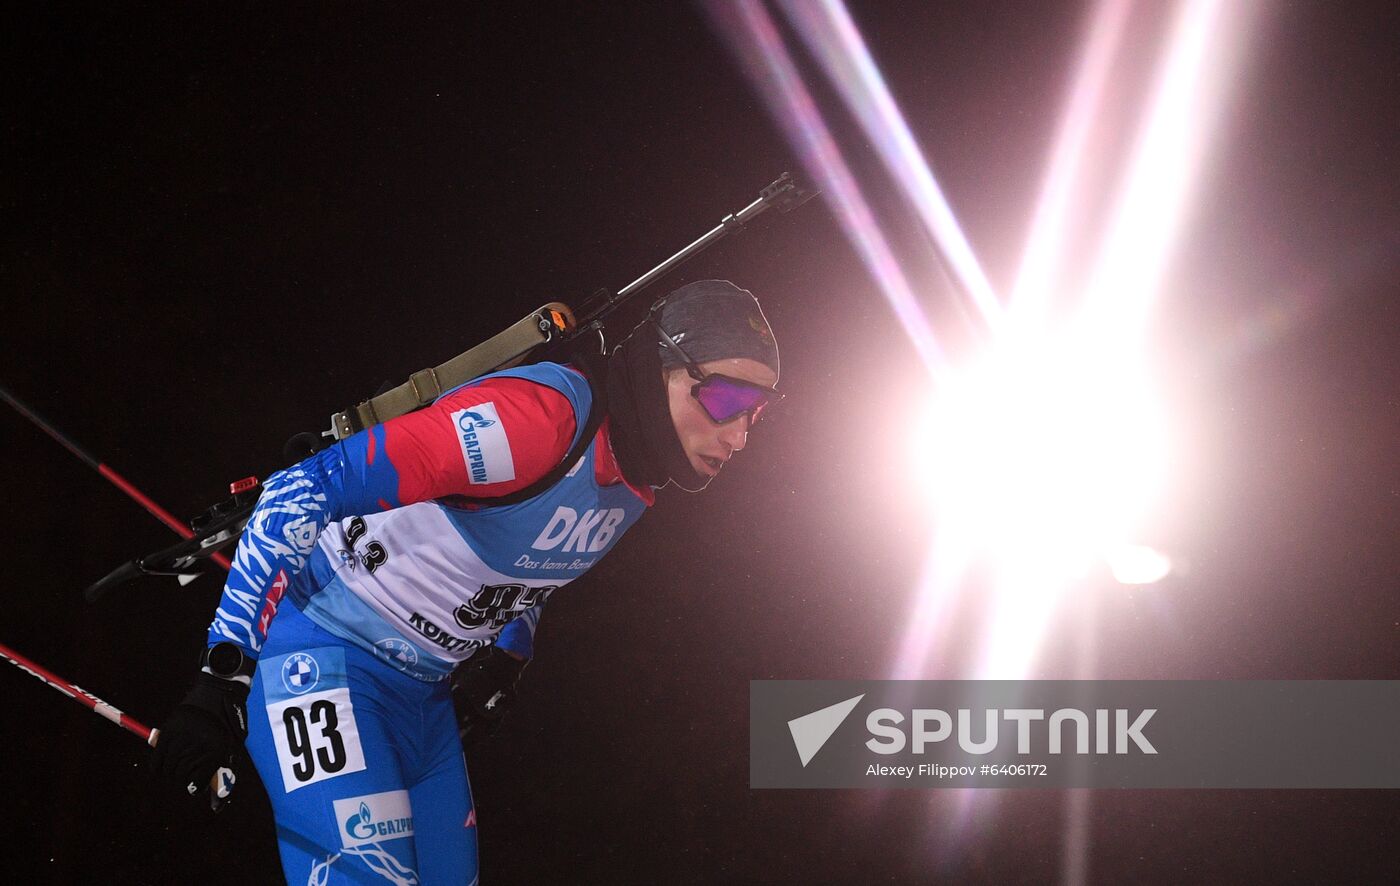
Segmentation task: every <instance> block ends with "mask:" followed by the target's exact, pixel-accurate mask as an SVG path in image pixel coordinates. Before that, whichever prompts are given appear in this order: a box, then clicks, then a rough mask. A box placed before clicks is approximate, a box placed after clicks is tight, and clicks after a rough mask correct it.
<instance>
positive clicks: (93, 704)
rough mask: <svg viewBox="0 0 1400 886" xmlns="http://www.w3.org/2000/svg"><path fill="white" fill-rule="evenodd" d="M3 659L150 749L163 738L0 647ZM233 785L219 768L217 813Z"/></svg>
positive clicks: (214, 787) (213, 789)
mask: <svg viewBox="0 0 1400 886" xmlns="http://www.w3.org/2000/svg"><path fill="white" fill-rule="evenodd" d="M0 655H3V656H4V657H5V659H6V660H7V661H9V663H10V664H12V665H14V666H15V667H17V668H19V669H20V670H21V671H24V672H25V673H27V674H29V675H30V676H31V677H36V678H38V679H39V680H40V681H42V682H44V683H46V684H48V685H49V686H52V687H53V688H54V689H57V690H58V691H59V692H62V693H63V694H64V695H66V696H68V697H69V698H71V699H73V700H74V701H76V702H77V703H78V704H80V705H82V706H83V707H85V708H88V709H89V710H92V711H94V712H95V713H97V714H99V715H101V716H103V717H105V718H106V719H108V720H111V721H112V722H113V723H116V724H117V725H118V726H120V727H121V728H123V729H125V730H126V731H127V732H130V733H132V734H134V735H138V736H140V737H141V739H142V740H144V741H145V742H146V744H148V745H150V746H151V747H155V746H156V742H157V741H158V740H159V737H160V730H159V729H152V728H151V727H150V726H147V725H146V724H145V723H142V722H141V721H140V720H137V719H136V718H135V717H132V716H130V715H128V714H125V713H123V712H122V711H120V710H118V709H117V708H114V707H112V706H111V705H109V704H107V702H105V701H103V700H102V699H100V698H98V697H97V696H95V695H93V694H92V693H91V692H88V691H87V690H86V689H84V688H83V687H81V686H79V685H78V684H76V683H69V682H68V681H67V680H65V679H63V678H62V677H60V676H58V675H57V674H55V673H54V672H53V671H51V670H49V669H48V668H46V667H44V666H43V665H41V664H38V663H37V662H34V661H32V660H30V659H28V658H25V657H24V656H23V655H20V654H19V653H18V652H16V651H14V650H13V649H11V648H10V647H8V646H6V645H5V644H3V643H0ZM233 781H234V778H233V771H232V770H231V769H229V768H227V767H220V769H219V771H218V772H216V773H214V777H213V779H212V780H211V781H210V783H209V805H210V807H211V808H212V809H213V810H214V811H215V812H218V811H219V810H220V809H221V808H223V805H224V802H225V800H226V799H227V797H228V795H229V793H230V792H231V791H232V790H233ZM191 787H192V788H193V787H194V786H193V785H191ZM191 793H194V791H191Z"/></svg>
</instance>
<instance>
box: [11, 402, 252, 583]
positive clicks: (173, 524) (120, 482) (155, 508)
mask: <svg viewBox="0 0 1400 886" xmlns="http://www.w3.org/2000/svg"><path fill="white" fill-rule="evenodd" d="M0 400H4V401H5V402H6V403H9V404H10V405H11V406H12V407H14V410H15V412H18V413H19V414H20V415H22V416H24V417H25V418H27V419H29V420H30V421H31V422H33V423H34V424H35V425H36V426H37V427H38V428H39V430H41V431H43V432H44V433H45V434H48V435H49V436H50V437H52V438H54V439H55V440H57V441H58V443H59V445H61V446H62V447H63V448H64V449H67V450H68V451H69V452H71V453H73V454H74V455H76V456H77V457H78V459H79V460H81V461H82V462H83V464H85V465H87V466H88V467H90V468H92V469H93V470H94V471H96V472H97V473H99V474H101V475H102V476H104V477H106V478H107V479H108V480H109V481H110V482H111V483H112V485H113V486H115V487H117V488H118V489H120V490H121V491H122V492H124V493H126V495H127V497H128V498H130V499H131V500H132V501H134V502H136V503H137V504H138V505H140V506H141V507H143V508H145V509H146V512H147V513H148V514H150V515H151V516H152V517H155V518H156V519H157V520H159V521H160V522H162V523H164V524H165V525H166V526H169V527H170V528H171V529H173V530H175V531H176V532H177V533H179V535H180V537H181V538H192V537H194V533H193V532H191V531H190V528H189V527H188V526H186V525H185V524H184V523H181V522H180V521H179V520H178V519H176V517H175V516H174V515H173V514H171V513H170V512H169V511H167V510H166V509H165V508H163V507H161V506H160V505H158V504H156V503H155V501H153V500H152V499H151V498H150V497H149V496H147V495H146V494H145V493H144V492H142V491H141V490H140V489H137V488H136V486H135V485H133V484H132V482H131V481H130V480H128V479H126V478H125V477H123V476H122V475H121V474H119V473H117V471H116V469H114V468H112V467H111V466H110V465H107V464H104V463H102V462H101V461H98V460H97V458H96V457H95V456H93V454H92V453H90V452H88V451H87V450H86V449H83V447H81V446H79V445H78V444H77V442H75V441H74V440H73V439H72V438H71V437H69V436H68V435H66V434H64V433H63V432H62V431H60V430H59V429H58V428H56V427H54V426H53V425H51V424H49V422H48V421H46V420H45V419H44V418H43V417H42V416H41V415H39V414H38V413H37V412H35V411H34V410H32V409H30V408H29V407H28V406H26V405H25V404H24V403H23V402H21V401H20V399H19V398H18V397H16V396H15V395H14V394H11V393H10V392H9V391H7V390H6V389H5V388H3V387H0ZM209 559H211V560H213V561H214V562H215V563H218V564H219V565H220V566H222V567H224V568H225V569H232V568H233V567H232V565H231V564H230V563H229V561H228V558H227V557H225V556H224V555H223V554H218V553H215V554H210V555H209Z"/></svg>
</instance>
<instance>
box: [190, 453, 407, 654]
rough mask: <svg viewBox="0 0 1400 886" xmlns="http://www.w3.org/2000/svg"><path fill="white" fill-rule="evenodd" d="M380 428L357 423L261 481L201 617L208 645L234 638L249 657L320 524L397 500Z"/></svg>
mask: <svg viewBox="0 0 1400 886" xmlns="http://www.w3.org/2000/svg"><path fill="white" fill-rule="evenodd" d="M383 435H384V428H383V426H382V425H381V426H377V427H374V428H370V429H369V430H367V431H361V432H360V433H358V434H356V435H354V436H353V437H350V438H349V439H347V440H344V441H342V442H341V443H337V444H335V445H334V446H331V447H330V448H328V449H324V450H322V451H321V452H318V453H317V454H315V455H313V456H311V457H310V458H307V459H305V460H304V461H302V462H299V463H298V464H296V465H294V466H292V467H290V468H287V469H286V470H283V471H278V472H277V473H275V474H273V475H272V476H270V477H268V478H267V480H266V481H264V483H263V491H262V496H261V497H260V498H259V499H258V504H257V507H255V508H254V509H253V514H252V516H251V517H250V518H249V519H248V525H247V526H245V527H244V529H243V535H242V537H241V538H239V540H238V550H237V551H236V552H235V554H234V557H233V569H232V570H231V571H230V572H229V575H228V583H227V584H226V585H225V587H224V595H223V597H222V598H220V600H219V608H218V610H217V611H215V613H214V621H213V622H212V623H211V624H210V625H209V644H210V645H211V646H212V645H213V644H215V643H234V644H236V645H238V646H240V647H242V649H243V651H244V652H245V653H246V654H248V655H249V656H251V657H253V658H256V657H257V655H258V653H259V652H260V651H261V649H262V644H263V640H265V639H266V638H267V629H268V626H269V625H270V624H271V623H272V617H273V616H274V615H276V614H277V606H278V604H279V603H280V602H281V601H282V597H283V596H284V595H285V594H286V592H287V587H288V585H289V584H290V583H291V579H292V577H293V576H295V575H296V574H297V573H298V572H300V571H301V570H302V569H303V568H304V567H305V566H306V563H307V560H308V559H309V558H310V556H311V553H312V551H313V550H315V547H316V538H317V536H319V535H320V534H321V530H323V529H325V528H326V526H327V525H329V524H330V523H332V522H335V521H338V520H342V519H345V518H346V517H352V516H357V515H361V514H366V513H370V512H372V511H378V510H388V509H390V508H394V507H398V506H399V501H398V487H399V480H398V473H397V471H396V470H395V469H394V465H393V463H392V462H391V461H390V460H389V458H388V457H387V455H385V454H384V446H383V443H384V439H383ZM376 450H378V452H379V454H380V457H379V458H375V457H374V454H375V452H376Z"/></svg>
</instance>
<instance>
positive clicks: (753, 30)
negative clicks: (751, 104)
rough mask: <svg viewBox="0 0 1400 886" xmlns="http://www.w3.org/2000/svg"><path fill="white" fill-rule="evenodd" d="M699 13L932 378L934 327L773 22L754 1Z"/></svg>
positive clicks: (935, 370) (938, 361)
mask: <svg viewBox="0 0 1400 886" xmlns="http://www.w3.org/2000/svg"><path fill="white" fill-rule="evenodd" d="M705 9H706V11H707V12H708V13H709V15H710V17H711V19H712V21H714V23H715V25H716V28H717V30H718V31H719V32H720V33H721V34H722V35H723V36H724V38H725V39H726V40H727V41H728V42H729V44H730V46H731V48H732V50H733V51H734V53H735V55H736V56H737V57H738V58H739V59H740V60H741V62H742V64H743V66H744V68H745V71H746V73H747V74H748V77H749V79H750V81H751V82H752V83H753V84H754V86H755V89H756V90H757V91H758V93H759V94H760V96H761V97H762V98H763V100H764V102H765V103H766V104H767V106H768V110H769V113H770V114H771V115H772V116H773V117H774V119H776V120H777V121H778V123H779V125H780V126H781V127H782V129H783V132H784V134H785V135H786V137H787V139H788V142H789V144H791V145H792V146H793V148H794V149H795V150H796V151H797V153H798V156H799V157H800V158H801V160H802V164H803V167H804V168H805V169H806V170H807V173H808V174H809V175H811V176H812V178H813V179H814V180H815V181H816V182H817V183H818V186H819V187H820V188H821V189H822V193H823V195H824V197H825V198H826V200H827V201H828V203H829V204H830V205H831V207H832V209H833V210H834V212H835V215H836V218H837V220H838V222H839V223H840V225H841V229H842V231H843V232H844V233H845V235H846V238H847V239H848V240H849V241H850V242H851V245H852V246H853V247H855V249H856V252H857V253H858V254H859V255H860V257H861V260H862V261H863V262H864V263H865V266H866V268H867V269H868V270H869V271H870V274H871V276H872V277H873V278H874V279H875V281H876V283H877V284H878V285H879V287H880V291H881V292H882V293H883V294H884V296H885V298H886V300H887V301H888V302H889V303H890V306H891V307H892V308H893V309H894V312H895V316H896V317H898V318H899V321H900V323H901V324H902V325H903V327H904V329H905V332H906V333H907V334H908V335H909V338H910V341H912V342H913V344H914V347H915V349H916V350H917V351H918V353H919V356H920V358H921V359H922V361H923V363H924V366H925V367H926V368H927V369H928V371H929V372H930V374H932V375H934V376H935V377H936V376H937V375H938V374H940V373H941V371H942V369H943V367H944V365H945V364H946V359H945V357H944V354H943V351H942V349H941V348H940V347H939V344H938V341H937V339H936V337H935V336H934V332H933V327H932V325H931V324H930V323H929V321H928V317H927V315H925V313H924V311H923V308H922V307H920V305H919V302H918V299H917V298H916V297H915V295H914V291H913V289H912V287H910V285H909V281H908V280H907V278H906V277H905V276H904V272H903V271H902V270H901V269H900V266H899V263H898V262H897V261H896V260H895V257H894V252H893V251H892V250H891V249H890V246H889V243H888V241H887V240H886V239H885V236H884V234H883V233H882V232H881V231H880V227H879V225H878V223H877V222H876V221H875V215H874V213H873V212H871V210H870V206H869V204H868V203H867V202H866V200H865V198H864V196H863V195H862V194H861V191H860V187H859V185H858V184H857V183H856V180H855V176H853V175H852V174H851V170H850V168H849V166H848V165H847V164H846V161H845V159H844V158H843V157H842V155H841V150H840V148H838V147H837V145H836V140H835V139H834V138H832V136H831V131H830V129H829V128H828V127H827V125H826V123H825V122H824V121H823V119H822V116H821V112H820V111H818V110H817V104H816V102H815V101H814V100H813V99H812V96H811V93H809V92H808V90H807V87H806V86H805V85H804V84H803V82H802V78H801V76H800V75H799V74H798V72H797V66H796V65H795V64H794V63H793V60H792V57H791V56H790V55H789V54H788V51H787V49H786V47H785V46H784V45H783V41H782V38H781V37H780V36H779V34H778V29H777V26H776V25H775V24H774V22H773V19H772V17H771V16H770V15H769V14H768V12H767V10H766V9H764V7H763V5H762V4H761V3H759V2H757V0H738V2H733V3H724V2H711V3H708V4H707V5H706V6H705Z"/></svg>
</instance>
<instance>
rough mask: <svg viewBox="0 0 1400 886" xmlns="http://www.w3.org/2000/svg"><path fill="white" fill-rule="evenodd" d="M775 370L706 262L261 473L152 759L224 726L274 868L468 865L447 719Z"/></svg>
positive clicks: (205, 765)
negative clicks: (657, 290)
mask: <svg viewBox="0 0 1400 886" xmlns="http://www.w3.org/2000/svg"><path fill="white" fill-rule="evenodd" d="M777 382H778V350H777V345H776V344H775V342H774V339H773V333H772V331H771V329H770V328H769V325H768V322H767V320H766V319H765V317H764V315H763V312H762V311H761V310H760V308H759V305H758V302H757V300H755V299H754V297H753V296H752V295H751V294H750V293H748V292H747V291H745V290H742V289H739V288H738V287H736V286H734V285H733V284H732V283H728V282H726V281H718V280H707V281H702V282H698V283H692V284H689V285H687V286H684V287H681V288H680V289H677V290H676V291H674V292H672V293H671V294H670V295H668V296H666V297H665V298H664V299H661V300H660V301H659V302H657V304H656V305H654V306H653V308H652V310H651V312H650V313H649V314H648V315H647V319H646V320H644V321H643V322H642V323H641V324H639V325H638V326H637V328H636V329H634V330H633V331H632V333H631V335H629V336H628V337H627V338H626V339H625V340H623V341H622V342H621V343H620V344H619V345H618V346H617V347H616V348H615V349H613V351H612V352H611V353H610V354H608V355H607V357H606V358H605V359H603V358H599V359H596V360H581V361H580V364H579V365H567V364H559V363H538V364H534V365H529V366H524V367H520V368H516V369H509V370H505V371H502V372H495V373H492V374H490V375H486V376H483V377H481V378H479V379H476V380H474V381H472V382H470V383H468V384H466V385H463V386H461V387H459V388H456V389H454V390H452V391H449V392H447V393H446V394H444V395H443V396H442V397H440V398H439V399H438V400H437V401H435V402H434V403H433V404H432V405H431V406H429V407H427V408H425V409H422V410H420V411H418V412H414V413H411V414H408V415H405V416H402V417H400V418H396V419H393V420H391V421H389V422H387V423H385V424H382V425H377V426H375V427H372V428H369V429H367V430H364V431H361V432H360V433H358V434H356V435H354V436H352V437H350V438H348V439H346V440H344V441H342V442H341V443H337V444H335V445H333V446H331V447H330V448H328V449H325V450H323V451H322V452H320V453H317V454H316V455H313V456H311V457H309V458H307V459H305V460H304V461H302V462H300V463H298V464H297V465H295V466H294V467H291V468H288V469H286V470H284V471H280V472H278V473H276V474H273V475H272V476H271V477H269V478H268V479H267V482H266V484H265V487H264V490H263V493H262V496H261V498H260V499H259V501H258V504H257V507H256V509H255V510H254V511H253V514H252V516H251V518H250V519H249V521H248V524H247V526H246V527H245V529H244V531H243V535H242V537H241V538H240V540H239V543H238V549H237V552H236V555H235V557H234V567H233V570H232V571H231V572H230V573H229V578H228V584H227V586H226V587H225V590H224V594H223V597H222V598H221V600H220V602H219V606H218V609H217V611H216V612H215V615H214V620H213V623H212V624H211V625H210V627H209V635H208V648H207V649H206V651H205V652H204V654H203V656H202V659H201V663H200V672H199V675H198V677H197V680H196V683H195V686H194V688H193V689H192V690H191V691H190V692H189V694H188V695H187V696H186V697H185V699H184V701H183V702H182V703H181V704H180V705H179V706H178V707H177V708H176V709H175V710H174V711H173V712H172V713H171V714H170V716H169V718H168V719H167V720H166V722H165V724H164V725H163V726H162V727H161V733H160V734H161V737H160V741H159V744H158V745H157V747H156V749H155V753H154V756H153V765H154V766H155V768H156V771H157V772H158V773H159V774H160V775H162V776H164V777H165V778H167V779H170V780H173V781H174V782H175V783H177V784H178V785H180V786H181V787H182V788H184V789H186V790H188V791H189V792H191V793H195V792H197V791H199V790H200V786H203V785H207V784H208V783H209V782H210V779H211V778H212V776H213V775H214V773H215V771H216V770H217V769H219V768H220V767H221V766H226V765H228V764H229V761H230V759H231V756H232V754H233V752H234V751H235V750H236V748H237V745H238V743H240V742H245V743H246V747H247V749H248V753H249V755H250V756H251V757H252V760H253V764H254V766H255V767H256V768H257V770H258V774H259V775H260V776H261V777H262V780H263V783H264V785H265V786H266V788H267V793H268V796H269V797H270V798H271V801H272V807H273V814H274V816H275V818H276V823H277V835H278V844H279V849H280V852H281V858H282V866H283V870H284V872H285V874H286V877H287V880H288V882H290V883H297V884H300V883H308V884H330V883H340V882H355V883H363V882H370V881H373V882H378V881H379V880H381V879H382V880H385V881H388V882H391V883H399V884H411V883H421V884H429V886H431V884H442V883H475V882H476V880H477V844H476V827H475V823H476V815H475V812H474V810H473V806H472V798H471V789H470V787H469V784H468V780H467V770H466V763H465V760H464V757H463V753H462V738H463V737H464V736H465V735H469V734H471V733H473V732H477V733H479V732H481V731H483V730H485V731H489V730H491V729H494V727H495V725H496V724H497V723H499V719H500V716H501V714H502V713H503V711H504V710H505V709H506V708H507V707H508V706H509V704H510V702H511V700H512V699H513V698H514V694H515V687H516V682H517V680H518V679H519V677H520V673H521V671H522V670H523V668H524V667H525V664H526V663H527V662H528V661H529V660H530V658H531V656H532V655H533V654H534V648H533V638H534V633H535V628H536V627H537V625H538V624H539V620H540V613H541V611H542V610H543V608H544V606H545V603H546V601H547V600H548V599H549V597H550V595H551V594H552V593H554V592H555V591H556V590H558V589H559V588H561V587H563V586H564V585H565V584H567V583H569V582H570V581H572V580H574V579H576V578H578V577H579V576H580V575H582V574H583V573H584V572H586V571H587V570H588V569H589V568H590V567H592V566H593V565H594V564H595V563H596V562H597V561H598V559H599V558H600V557H602V556H604V555H605V554H607V552H608V551H609V550H611V549H612V547H613V545H615V544H616V543H617V540H618V539H619V538H621V537H622V534H623V533H624V532H626V531H627V529H628V528H629V527H631V526H632V524H633V523H635V522H636V521H637V519H638V518H639V517H641V515H642V514H643V513H644V512H645V511H646V509H647V508H648V507H650V506H651V505H652V503H653V501H654V490H655V489H656V488H659V487H662V486H665V485H667V484H668V483H674V484H676V485H677V486H679V487H681V488H683V489H686V490H689V491H696V490H699V489H702V488H704V487H705V486H706V485H707V484H708V483H709V482H710V480H711V479H712V478H713V477H714V476H715V475H716V474H717V473H718V472H719V470H720V469H721V467H722V466H723V465H724V463H725V462H727V461H728V460H729V459H730V458H732V457H733V456H734V454H735V453H736V452H738V451H739V450H740V449H743V448H744V445H745V442H746V438H747V435H748V433H749V431H750V430H751V429H752V427H753V425H754V423H755V422H756V421H757V420H758V419H759V416H760V415H761V414H762V412H763V410H764V409H765V408H767V407H769V406H771V405H772V404H774V403H775V402H777V401H778V400H779V399H780V398H781V395H780V394H778V393H777V392H776V391H775V390H774V388H775V386H776V385H777ZM595 429H596V430H595ZM585 441H587V442H585ZM578 452H582V456H581V457H574V456H575V454H576V453H578ZM566 462H569V463H568V464H566Z"/></svg>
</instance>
